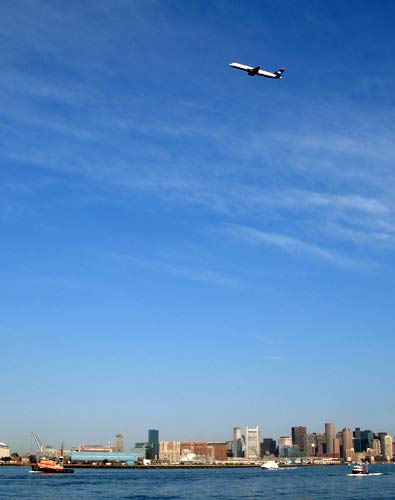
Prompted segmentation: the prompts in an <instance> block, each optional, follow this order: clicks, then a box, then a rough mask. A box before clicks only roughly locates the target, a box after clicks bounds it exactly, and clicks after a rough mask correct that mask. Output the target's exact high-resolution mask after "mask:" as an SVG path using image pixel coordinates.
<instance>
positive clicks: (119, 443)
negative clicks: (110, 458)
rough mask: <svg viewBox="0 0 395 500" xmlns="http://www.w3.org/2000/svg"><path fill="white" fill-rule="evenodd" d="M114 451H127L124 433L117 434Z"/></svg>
mask: <svg viewBox="0 0 395 500" xmlns="http://www.w3.org/2000/svg"><path fill="white" fill-rule="evenodd" d="M114 451H118V452H120V453H123V452H124V451H125V445H124V437H123V434H115V449H114Z"/></svg>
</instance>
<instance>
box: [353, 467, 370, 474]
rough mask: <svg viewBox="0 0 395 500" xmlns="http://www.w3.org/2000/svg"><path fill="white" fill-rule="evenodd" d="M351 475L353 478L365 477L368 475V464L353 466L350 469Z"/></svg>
mask: <svg viewBox="0 0 395 500" xmlns="http://www.w3.org/2000/svg"><path fill="white" fill-rule="evenodd" d="M351 474H352V475H353V476H366V475H367V474H369V471H368V464H366V465H362V464H357V465H354V467H353V468H352V471H351Z"/></svg>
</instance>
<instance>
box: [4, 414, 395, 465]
mask: <svg viewBox="0 0 395 500" xmlns="http://www.w3.org/2000/svg"><path fill="white" fill-rule="evenodd" d="M266 428H267V427H266ZM294 430H295V432H294ZM300 430H303V432H302V434H303V438H301V434H300V432H298V431H300ZM288 431H289V432H282V433H280V434H278V435H275V434H274V435H269V434H270V433H268V432H265V428H262V427H261V426H260V425H257V426H255V427H251V426H248V425H247V426H245V427H240V426H236V427H233V432H232V430H230V431H229V429H228V430H227V437H226V438H225V439H220V438H219V437H218V436H216V437H214V438H212V439H208V438H207V437H206V438H200V439H193V431H191V432H190V433H189V434H187V435H185V436H184V438H181V437H180V436H179V435H165V438H162V432H161V431H160V429H148V430H145V433H146V437H147V439H145V440H144V439H141V438H142V437H143V436H142V435H139V437H138V439H135V438H134V439H131V438H130V437H126V438H125V436H128V433H127V432H126V433H124V432H122V433H119V432H118V433H115V434H113V435H112V436H111V437H109V438H108V439H103V437H102V436H101V437H100V438H98V439H97V440H95V441H89V439H80V440H79V441H78V442H74V443H65V442H64V440H62V439H61V440H60V441H61V442H62V446H65V449H67V448H69V449H72V448H75V447H77V448H78V447H80V446H83V447H85V446H88V447H91V446H99V447H101V446H104V447H107V448H112V449H113V450H115V451H122V452H123V451H126V450H127V449H132V448H135V447H136V448H140V447H142V446H143V445H145V444H148V445H149V446H151V447H152V449H153V452H154V453H155V452H156V454H158V450H159V443H160V442H164V443H167V442H171V443H175V442H181V443H188V442H209V443H220V442H222V443H232V449H233V450H235V449H237V452H236V455H235V456H236V457H244V456H245V457H246V458H254V457H256V456H257V451H258V450H259V452H258V454H259V453H260V450H261V446H262V445H263V444H264V442H265V441H269V440H271V441H273V440H274V443H276V446H277V447H279V446H280V447H281V446H293V445H297V447H298V448H299V450H300V451H303V452H306V448H310V443H309V441H308V439H309V438H310V437H311V436H313V435H316V436H322V438H323V442H324V443H326V451H325V454H328V455H329V456H330V455H339V456H340V455H341V454H340V450H339V444H340V443H339V442H338V443H337V445H336V443H335V441H339V439H340V441H342V442H345V443H347V444H348V445H349V444H350V443H351V442H352V443H355V446H356V452H360V451H361V449H365V450H366V448H367V447H369V446H370V445H371V441H372V440H373V435H374V434H376V435H380V436H381V438H380V439H382V438H383V437H384V436H390V437H391V442H395V441H394V440H395V435H393V434H391V433H390V432H388V431H384V430H383V429H381V428H380V429H374V430H373V431H372V428H366V429H361V427H359V426H355V427H354V428H349V427H347V426H342V425H339V426H338V427H337V425H336V423H334V422H325V423H322V425H321V428H316V429H308V428H307V427H305V426H292V427H290V428H289V429H288ZM3 435H6V433H5V434H4V433H3ZM159 437H161V438H160V439H159ZM36 439H37V435H36V437H33V433H30V445H29V446H28V447H27V448H26V446H25V448H23V447H22V448H19V449H17V447H15V446H13V444H12V443H11V444H10V443H7V445H8V446H9V447H10V448H12V449H13V451H17V452H18V453H27V452H34V449H35V448H36V446H37V444H36V442H35V440H36ZM58 440H59V439H58ZM249 440H250V444H249ZM355 440H359V444H358V443H356V441H355ZM0 441H1V436H0ZM3 441H6V440H4V439H3ZM254 441H256V442H254ZM251 443H252V444H251ZM258 443H259V446H258ZM328 443H329V448H328ZM41 444H42V446H49V447H50V448H56V440H52V441H51V442H49V441H46V440H45V439H41ZM54 445H55V446H54ZM316 445H317V443H316ZM382 445H383V444H382ZM336 446H337V448H336ZM347 449H348V448H347Z"/></svg>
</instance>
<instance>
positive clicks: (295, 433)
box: [291, 425, 307, 453]
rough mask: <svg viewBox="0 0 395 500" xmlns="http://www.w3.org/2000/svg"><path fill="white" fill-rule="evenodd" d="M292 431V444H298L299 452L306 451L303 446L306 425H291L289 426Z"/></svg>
mask: <svg viewBox="0 0 395 500" xmlns="http://www.w3.org/2000/svg"><path fill="white" fill-rule="evenodd" d="M291 432H292V444H296V445H297V446H299V450H300V451H301V452H304V453H305V452H306V450H305V447H304V444H305V443H304V437H305V435H306V434H307V429H306V427H302V426H300V425H299V426H298V427H292V428H291Z"/></svg>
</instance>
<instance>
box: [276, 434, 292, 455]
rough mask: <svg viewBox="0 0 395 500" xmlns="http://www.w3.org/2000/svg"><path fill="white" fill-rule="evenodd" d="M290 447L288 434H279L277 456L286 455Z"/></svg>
mask: <svg viewBox="0 0 395 500" xmlns="http://www.w3.org/2000/svg"><path fill="white" fill-rule="evenodd" d="M291 448H292V438H290V437H289V436H281V437H279V438H278V456H279V457H288V456H289V455H290V453H289V452H290V449H291Z"/></svg>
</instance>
